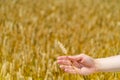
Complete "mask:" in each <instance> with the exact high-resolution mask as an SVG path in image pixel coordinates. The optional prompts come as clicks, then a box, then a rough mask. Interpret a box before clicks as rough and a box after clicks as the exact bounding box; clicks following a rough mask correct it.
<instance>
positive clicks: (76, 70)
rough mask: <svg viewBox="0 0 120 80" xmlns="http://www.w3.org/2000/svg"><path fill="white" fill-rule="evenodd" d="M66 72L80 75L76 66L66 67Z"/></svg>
mask: <svg viewBox="0 0 120 80" xmlns="http://www.w3.org/2000/svg"><path fill="white" fill-rule="evenodd" d="M64 71H65V72H68V73H72V74H78V73H79V69H78V68H76V67H74V66H66V67H64Z"/></svg>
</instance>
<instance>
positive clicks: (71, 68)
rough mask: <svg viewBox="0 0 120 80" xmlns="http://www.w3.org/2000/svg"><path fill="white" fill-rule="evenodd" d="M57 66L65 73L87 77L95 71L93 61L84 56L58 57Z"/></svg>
mask: <svg viewBox="0 0 120 80" xmlns="http://www.w3.org/2000/svg"><path fill="white" fill-rule="evenodd" d="M58 64H60V67H61V68H62V69H64V70H65V72H68V73H73V74H82V75H87V74H91V73H93V72H94V71H95V61H94V59H93V58H91V57H89V56H87V55H84V54H81V55H77V56H61V57H58Z"/></svg>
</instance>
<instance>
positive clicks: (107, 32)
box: [0, 0, 120, 80]
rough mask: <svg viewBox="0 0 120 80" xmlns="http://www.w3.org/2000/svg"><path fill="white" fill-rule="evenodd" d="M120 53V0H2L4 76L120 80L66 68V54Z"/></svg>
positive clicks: (0, 74)
mask: <svg viewBox="0 0 120 80" xmlns="http://www.w3.org/2000/svg"><path fill="white" fill-rule="evenodd" d="M80 53H85V54H87V55H90V56H91V57H94V58H101V57H108V56H112V55H117V54H120V0H0V80H120V73H119V72H114V73H113V72H112V73H103V72H101V73H95V74H91V75H88V76H81V75H73V74H68V73H64V72H63V71H62V70H60V68H59V65H58V64H57V63H56V58H57V57H58V56H63V55H77V54H80Z"/></svg>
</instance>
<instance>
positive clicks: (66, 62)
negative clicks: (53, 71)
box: [57, 60, 72, 66]
mask: <svg viewBox="0 0 120 80" xmlns="http://www.w3.org/2000/svg"><path fill="white" fill-rule="evenodd" d="M57 63H58V64H60V65H68V66H69V65H72V63H71V62H70V61H69V60H58V61H57Z"/></svg>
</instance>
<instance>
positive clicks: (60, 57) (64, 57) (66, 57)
mask: <svg viewBox="0 0 120 80" xmlns="http://www.w3.org/2000/svg"><path fill="white" fill-rule="evenodd" d="M57 59H58V60H67V59H68V56H59V57H58V58H57Z"/></svg>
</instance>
